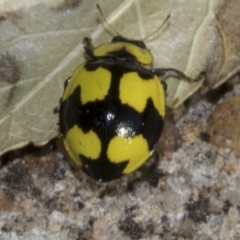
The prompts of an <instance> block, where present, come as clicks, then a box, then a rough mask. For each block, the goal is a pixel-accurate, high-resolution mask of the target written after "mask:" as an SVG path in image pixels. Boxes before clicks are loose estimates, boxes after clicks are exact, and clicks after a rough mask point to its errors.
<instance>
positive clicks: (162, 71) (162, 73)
mask: <svg viewBox="0 0 240 240" xmlns="http://www.w3.org/2000/svg"><path fill="white" fill-rule="evenodd" d="M150 71H151V72H152V73H153V74H155V75H157V76H158V77H163V76H165V75H166V74H167V73H168V72H173V73H175V75H176V76H177V77H179V78H183V79H185V80H187V81H188V82H192V79H191V78H189V77H187V76H186V75H185V74H184V73H183V72H181V71H179V70H177V69H174V68H156V69H152V70H150Z"/></svg>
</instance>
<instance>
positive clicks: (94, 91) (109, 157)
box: [59, 6, 186, 182]
mask: <svg viewBox="0 0 240 240" xmlns="http://www.w3.org/2000/svg"><path fill="white" fill-rule="evenodd" d="M98 8H99V6H98ZM99 10H100V9H99ZM100 13H101V14H102V12H101V10H100ZM85 52H86V54H87V55H88V56H90V57H91V60H89V61H87V62H85V63H83V64H82V65H80V66H79V67H78V68H77V69H76V70H75V71H74V72H73V74H72V76H71V77H70V78H69V79H67V80H66V82H65V89H64V93H63V96H62V98H61V100H60V109H59V123H60V131H61V134H62V137H63V141H64V145H65V147H66V149H67V151H68V153H69V155H70V157H71V158H72V159H73V161H74V163H75V164H76V165H78V166H81V167H82V169H83V171H84V172H85V173H86V174H88V175H89V176H90V177H92V178H94V179H96V180H98V181H103V182H107V181H111V180H114V179H117V178H119V177H121V176H122V175H124V174H129V173H131V172H133V171H134V170H136V169H138V168H139V167H140V166H141V165H142V164H143V163H144V162H146V161H147V160H148V159H149V158H150V156H151V155H152V154H153V152H154V149H155V145H156V143H157V142H158V139H159V138H160V135H161V132H162V129H163V119H164V115H165V89H164V85H163V84H162V82H161V80H160V78H159V77H161V76H163V75H165V74H166V73H167V72H168V71H174V72H175V73H177V74H178V75H180V76H181V77H184V78H185V77H186V76H185V75H184V74H183V73H182V72H180V71H178V70H175V69H171V68H168V69H150V70H149V69H147V68H145V65H150V64H151V63H152V61H153V57H152V55H151V53H150V51H149V50H148V49H147V48H146V45H145V44H144V42H143V41H138V40H131V39H127V38H124V37H122V36H120V35H119V36H115V37H114V38H113V39H112V42H110V43H108V44H103V45H100V46H99V47H97V48H93V47H92V46H91V42H90V39H88V38H85Z"/></svg>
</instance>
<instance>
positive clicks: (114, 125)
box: [77, 97, 142, 142]
mask: <svg viewBox="0 0 240 240" xmlns="http://www.w3.org/2000/svg"><path fill="white" fill-rule="evenodd" d="M141 123H142V115H141V114H140V113H138V112H137V111H136V110H134V109H133V108H131V107H130V106H128V105H126V104H124V105H122V104H121V102H120V100H119V99H116V98H115V99H113V98H110V97H109V98H105V100H103V101H95V102H89V103H87V104H84V105H82V107H81V109H80V111H79V116H78V122H77V124H78V126H79V127H80V128H81V129H82V130H83V132H85V133H86V132H88V131H90V130H94V132H96V133H97V135H98V136H99V138H100V139H104V140H106V142H109V140H111V139H112V137H114V136H116V135H117V134H118V133H119V130H120V129H121V128H123V130H124V129H125V131H126V132H127V133H126V135H127V136H131V137H133V136H134V135H136V134H138V133H141V127H142V126H141ZM125 131H124V132H125Z"/></svg>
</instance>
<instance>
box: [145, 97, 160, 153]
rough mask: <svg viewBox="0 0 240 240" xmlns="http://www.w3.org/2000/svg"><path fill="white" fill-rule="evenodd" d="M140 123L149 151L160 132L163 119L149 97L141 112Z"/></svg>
mask: <svg viewBox="0 0 240 240" xmlns="http://www.w3.org/2000/svg"><path fill="white" fill-rule="evenodd" d="M142 123H143V126H142V135H143V136H144V138H145V139H146V140H147V142H148V147H149V151H152V150H153V149H154V145H155V144H156V143H157V141H158V139H159V138H160V135H161V133H162V130H163V119H162V117H161V116H160V115H159V113H158V111H157V109H156V108H155V106H154V104H153V101H152V99H151V98H149V99H148V100H147V104H146V107H145V109H144V112H143V113H142Z"/></svg>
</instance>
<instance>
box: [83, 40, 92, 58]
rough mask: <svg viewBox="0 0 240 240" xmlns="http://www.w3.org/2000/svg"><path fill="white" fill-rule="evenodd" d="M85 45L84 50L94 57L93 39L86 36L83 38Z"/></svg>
mask: <svg viewBox="0 0 240 240" xmlns="http://www.w3.org/2000/svg"><path fill="white" fill-rule="evenodd" d="M83 45H84V50H85V53H86V54H87V55H88V56H89V57H90V58H94V56H93V49H94V48H93V45H92V39H91V38H89V37H85V38H84V39H83Z"/></svg>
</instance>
